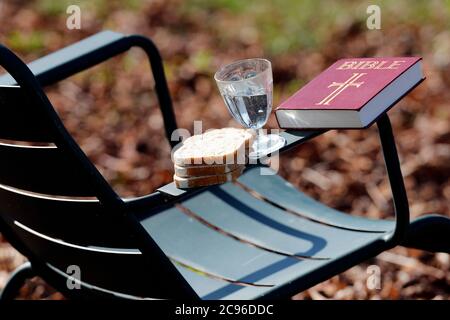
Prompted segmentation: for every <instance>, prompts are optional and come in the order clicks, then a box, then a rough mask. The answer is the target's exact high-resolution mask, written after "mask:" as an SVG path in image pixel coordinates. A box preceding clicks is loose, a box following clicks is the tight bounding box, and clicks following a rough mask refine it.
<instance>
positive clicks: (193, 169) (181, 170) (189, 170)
mask: <svg viewBox="0 0 450 320" xmlns="http://www.w3.org/2000/svg"><path fill="white" fill-rule="evenodd" d="M174 167H175V175H176V176H177V177H180V178H189V177H200V176H212V175H218V174H225V173H228V172H231V171H234V170H236V169H238V168H240V167H244V165H243V164H219V165H197V166H195V165H193V166H185V167H182V166H179V165H175V166H174Z"/></svg>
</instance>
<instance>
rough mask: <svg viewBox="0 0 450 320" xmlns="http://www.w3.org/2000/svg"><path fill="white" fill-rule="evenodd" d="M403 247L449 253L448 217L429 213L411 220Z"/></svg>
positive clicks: (449, 232) (449, 225)
mask: <svg viewBox="0 0 450 320" xmlns="http://www.w3.org/2000/svg"><path fill="white" fill-rule="evenodd" d="M401 245H403V246H405V247H409V248H415V249H421V250H425V251H430V252H446V253H450V218H448V217H445V216H441V215H438V214H429V215H426V216H423V217H420V218H417V219H416V220H414V221H413V222H411V224H410V226H409V229H408V231H407V235H406V239H405V240H404V241H403V243H402V244H401Z"/></svg>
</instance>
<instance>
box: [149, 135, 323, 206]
mask: <svg viewBox="0 0 450 320" xmlns="http://www.w3.org/2000/svg"><path fill="white" fill-rule="evenodd" d="M325 132H326V131H324V130H315V131H305V130H288V131H283V132H281V133H280V136H282V137H283V138H285V139H286V145H285V146H284V147H282V148H281V149H280V150H279V151H278V152H280V153H281V152H285V151H288V150H290V149H292V148H294V147H296V146H299V145H301V144H302V143H304V142H306V141H308V140H310V139H312V138H314V137H316V136H318V135H321V134H322V133H325ZM268 156H271V154H268V155H265V156H262V157H260V158H259V159H258V160H261V159H264V158H266V157H268ZM251 166H254V165H248V167H251ZM207 188H208V187H199V188H192V189H179V188H177V186H176V185H175V182H171V183H169V184H166V185H164V186H162V187H160V188H159V189H158V191H159V192H161V193H162V194H164V195H165V196H167V197H168V198H170V199H176V198H179V197H183V196H186V195H190V194H191V193H193V192H197V191H200V190H205V189H207Z"/></svg>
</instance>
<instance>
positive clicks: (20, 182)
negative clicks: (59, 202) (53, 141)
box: [0, 143, 95, 196]
mask: <svg viewBox="0 0 450 320" xmlns="http://www.w3.org/2000/svg"><path fill="white" fill-rule="evenodd" d="M0 159H1V166H0V184H4V185H8V186H12V187H15V188H18V189H23V190H27V191H32V192H36V193H42V194H50V195H61V196H93V195H94V194H95V193H94V191H93V190H92V189H91V187H90V186H91V184H90V182H89V180H88V179H87V177H86V175H85V173H84V171H82V170H77V167H78V166H77V165H76V164H75V163H73V162H72V161H70V160H69V159H68V158H67V157H66V156H65V155H64V154H63V152H62V151H61V150H60V149H58V148H57V147H55V146H45V147H43V146H42V147H38V146H18V145H10V144H4V143H0Z"/></svg>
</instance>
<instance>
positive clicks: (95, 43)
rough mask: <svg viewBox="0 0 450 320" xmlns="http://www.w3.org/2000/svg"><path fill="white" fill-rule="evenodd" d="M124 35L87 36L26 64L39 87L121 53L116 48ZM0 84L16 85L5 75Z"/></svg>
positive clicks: (102, 33) (109, 32) (121, 49)
mask: <svg viewBox="0 0 450 320" xmlns="http://www.w3.org/2000/svg"><path fill="white" fill-rule="evenodd" d="M125 37H126V36H125V35H123V34H121V33H118V32H113V31H103V32H99V33H97V34H95V35H93V36H91V37H88V38H86V39H83V40H81V41H79V42H76V43H74V44H72V45H70V46H67V47H65V48H63V49H60V50H58V51H56V52H53V53H51V54H48V55H46V56H44V57H42V58H40V59H37V60H35V61H33V62H31V63H29V64H28V67H29V68H30V70H31V72H33V74H34V75H35V77H36V78H37V80H38V81H39V83H40V84H41V86H46V85H49V84H52V83H55V82H58V81H60V80H62V79H65V78H67V77H69V76H71V75H73V74H75V73H77V72H80V71H82V70H85V69H88V68H89V67H91V66H93V65H96V64H97V63H99V62H101V61H104V60H106V59H108V58H110V57H112V56H114V55H116V54H119V53H121V52H123V51H125V50H126V49H125V50H124V48H123V47H121V46H116V44H117V43H118V42H119V40H121V39H123V38H125ZM0 84H2V85H16V84H17V83H16V80H14V78H13V77H11V76H10V75H9V74H4V75H2V76H0Z"/></svg>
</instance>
